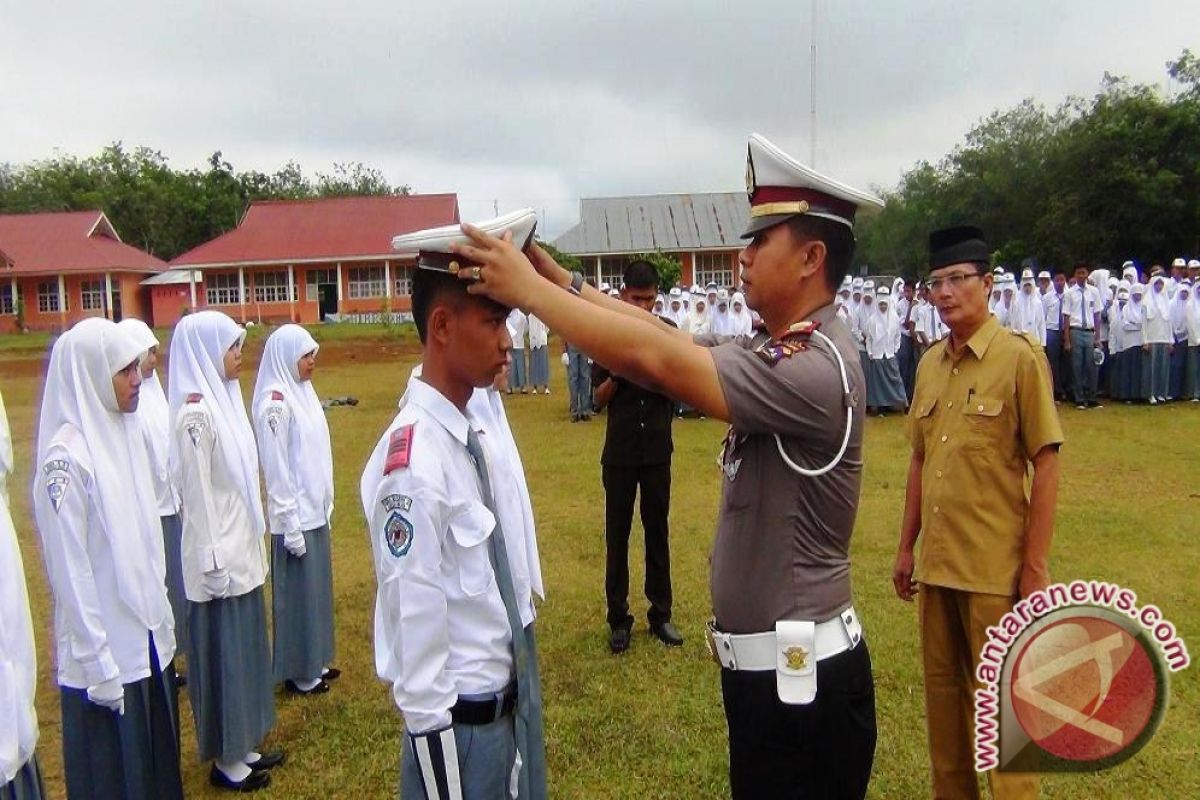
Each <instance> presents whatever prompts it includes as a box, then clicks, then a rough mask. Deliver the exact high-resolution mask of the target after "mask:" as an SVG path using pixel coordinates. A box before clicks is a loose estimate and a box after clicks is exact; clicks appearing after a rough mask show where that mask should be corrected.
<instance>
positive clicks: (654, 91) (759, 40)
mask: <svg viewBox="0 0 1200 800" xmlns="http://www.w3.org/2000/svg"><path fill="white" fill-rule="evenodd" d="M810 2H811V0H790V2H728V1H727V2H707V1H705V0H690V2H659V1H656V0H645V1H644V2H624V1H623V0H607V2H590V3H578V2H574V1H573V0H558V1H557V2H515V1H513V0H510V1H509V2H491V3H483V2H459V1H458V0H426V1H425V2H420V3H414V2H411V0H339V2H304V1H303V0H290V1H289V2H273V1H271V0H228V1H226V2H218V1H217V0H207V1H206V2H197V1H196V0H190V1H188V2H185V1H184V0H180V2H172V3H162V2H161V0H155V1H154V2H143V0H126V1H125V2H122V3H96V2H56V3H46V4H42V3H33V2H29V0H0V31H3V39H2V40H3V45H0V161H12V162H23V161H27V160H31V159H37V158H42V157H46V156H49V155H52V154H53V153H54V152H55V151H56V150H58V151H61V152H66V153H72V154H76V155H83V156H85V155H91V154H93V153H95V152H96V151H98V150H99V149H100V148H101V147H103V146H104V145H105V144H107V143H109V142H112V141H114V140H122V141H124V142H125V144H126V145H129V146H133V145H147V146H150V147H152V148H155V149H158V150H161V151H162V152H163V153H165V154H166V155H167V156H169V157H170V158H171V160H172V163H173V164H174V165H175V166H177V167H188V166H195V165H200V164H202V163H203V162H204V161H205V159H206V158H207V156H208V154H209V153H211V152H212V151H214V150H218V149H219V150H221V151H223V153H224V156H225V158H226V159H227V160H229V161H230V162H232V164H233V165H234V167H235V169H239V170H241V169H250V168H254V169H260V170H264V171H274V170H275V169H277V168H278V167H280V166H282V165H283V164H284V163H285V162H286V161H288V160H295V161H297V162H299V163H300V164H301V165H302V166H303V167H304V168H305V170H306V171H308V172H309V173H315V172H317V171H328V170H329V168H330V166H331V165H332V164H333V163H334V162H344V161H363V162H365V163H367V164H370V165H372V166H376V167H378V168H380V169H382V170H383V171H384V172H385V174H386V175H387V176H388V178H389V179H390V180H392V181H393V182H396V183H406V184H409V185H410V186H412V187H413V188H414V189H415V190H417V191H421V192H441V191H452V192H457V193H458V195H459V198H460V204H461V207H462V211H463V215H464V217H465V218H467V219H478V218H483V217H488V216H491V213H492V208H493V203H494V202H495V203H497V204H498V206H499V209H500V211H501V212H504V211H506V210H512V209H514V208H517V207H520V206H524V205H529V206H533V207H535V208H537V209H538V211H539V213H543V212H544V214H545V220H544V227H543V229H544V230H546V232H547V233H549V234H551V235H554V234H557V233H560V232H562V231H563V230H564V229H566V228H567V227H569V226H570V225H571V224H573V223H574V222H575V221H576V218H577V209H578V203H579V198H580V197H591V196H604V195H615V194H650V193H658V192H688V191H719V190H737V189H739V188H741V187H742V186H743V185H744V182H743V174H744V158H745V139H746V136H747V135H748V134H749V133H750V132H752V131H757V132H760V133H762V134H764V135H766V136H767V137H768V138H771V139H772V140H774V141H775V142H776V143H778V144H779V145H780V146H782V147H783V148H784V149H786V150H789V151H790V152H793V153H794V154H796V155H797V156H798V157H800V158H801V160H807V158H808V153H809V146H810V136H811V126H810V124H809V102H810V96H811V95H810V91H809V79H810V69H809V48H810V45H811V44H812V41H813V27H812V24H811V14H812V7H811V5H810ZM817 2H818V23H817V27H816V43H817V47H818V66H817V107H818V128H817V151H816V152H817V158H816V161H817V167H818V169H820V170H822V171H824V172H828V173H830V174H832V175H834V176H836V177H839V178H841V179H843V180H846V181H848V182H851V183H855V184H859V185H862V186H864V187H866V186H883V187H888V186H892V185H894V184H895V182H896V180H897V179H898V178H899V177H900V175H901V174H902V173H903V172H904V171H905V170H906V169H908V168H910V167H911V166H912V165H913V164H914V163H915V162H916V161H918V160H920V159H928V160H936V159H938V158H940V157H941V156H942V155H943V154H945V153H946V152H947V151H948V150H949V149H950V148H952V147H953V146H954V145H955V143H957V142H959V141H960V140H961V139H962V136H963V134H965V133H966V131H967V130H969V129H970V127H971V126H972V125H973V124H974V123H975V122H976V121H978V120H979V119H980V118H981V117H982V116H984V115H986V114H987V113H989V112H990V111H992V110H993V109H996V108H1007V107H1009V106H1012V105H1014V104H1016V103H1017V102H1019V101H1020V100H1021V99H1022V98H1024V97H1030V96H1032V97H1035V98H1037V99H1038V100H1040V101H1043V102H1045V103H1047V104H1050V105H1053V104H1056V103H1058V102H1059V101H1060V100H1061V99H1062V98H1063V97H1065V96H1067V95H1069V94H1080V95H1090V94H1092V93H1094V92H1095V90H1096V89H1097V87H1098V85H1099V83H1100V79H1101V77H1102V75H1103V74H1104V72H1105V71H1106V70H1107V71H1109V72H1112V73H1114V74H1118V75H1124V76H1128V77H1129V78H1131V79H1134V80H1137V81H1142V82H1161V83H1163V85H1164V88H1166V89H1168V90H1169V88H1170V87H1168V86H1167V85H1166V70H1165V62H1166V61H1167V60H1168V59H1171V58H1174V57H1176V56H1177V55H1178V54H1179V53H1180V52H1181V51H1182V50H1183V48H1185V47H1191V48H1192V49H1193V50H1194V51H1196V50H1200V34H1198V33H1197V32H1198V31H1200V3H1195V2H1184V1H1183V0H1177V1H1176V2H1162V1H1161V0H1139V2H1136V3H1130V2H1127V0H1125V1H1122V0H1007V1H1006V2H1001V3H997V2H975V1H974V0H958V1H957V2H955V1H953V0H950V1H948V2H929V1H927V0H910V2H900V1H899V0H817Z"/></svg>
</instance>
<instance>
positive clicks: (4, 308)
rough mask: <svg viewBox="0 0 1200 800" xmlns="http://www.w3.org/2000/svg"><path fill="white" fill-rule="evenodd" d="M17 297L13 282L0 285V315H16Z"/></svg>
mask: <svg viewBox="0 0 1200 800" xmlns="http://www.w3.org/2000/svg"><path fill="white" fill-rule="evenodd" d="M17 297H18V295H14V294H13V285H12V283H11V282H10V283H5V284H3V285H0V314H16V313H17Z"/></svg>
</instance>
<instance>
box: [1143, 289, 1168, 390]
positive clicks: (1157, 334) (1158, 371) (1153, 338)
mask: <svg viewBox="0 0 1200 800" xmlns="http://www.w3.org/2000/svg"><path fill="white" fill-rule="evenodd" d="M1143 303H1144V304H1145V306H1146V325H1145V346H1144V347H1143V350H1144V351H1146V353H1147V357H1146V359H1145V360H1146V362H1147V363H1146V364H1145V365H1144V367H1143V368H1144V369H1145V371H1146V373H1147V378H1148V379H1149V381H1148V383H1149V386H1148V388H1149V396H1150V402H1151V404H1154V403H1165V402H1167V395H1168V394H1170V380H1171V375H1170V369H1171V347H1172V345H1173V344H1174V341H1175V338H1174V336H1172V334H1171V298H1170V295H1168V294H1167V281H1166V279H1165V278H1164V277H1163V276H1162V275H1156V276H1154V278H1153V279H1151V281H1150V292H1149V294H1148V295H1147V296H1146V298H1145V300H1144V301H1143Z"/></svg>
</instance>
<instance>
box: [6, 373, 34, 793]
mask: <svg viewBox="0 0 1200 800" xmlns="http://www.w3.org/2000/svg"><path fill="white" fill-rule="evenodd" d="M12 468H13V449H12V435H11V433H10V431H9V427H8V415H7V414H6V413H5V410H4V398H3V396H0V709H2V710H3V711H0V713H2V714H3V722H2V723H0V786H3V785H4V784H6V783H8V782H9V781H11V780H12V779H13V778H15V777H16V776H17V773H19V772H20V771H21V767H23V766H24V765H25V764H26V762H28V761H29V759H30V758H32V757H33V751H34V747H35V746H36V745H37V739H38V719H37V709H36V708H35V707H34V693H35V690H36V688H37V652H36V650H35V649H34V645H33V619H32V618H31V616H30V614H29V593H28V591H27V590H26V586H25V570H24V567H23V565H22V562H21V550H20V548H19V547H18V545H17V532H16V530H15V529H14V528H13V521H12V515H11V514H10V513H9V495H8V476H9V474H10V473H11V472H12Z"/></svg>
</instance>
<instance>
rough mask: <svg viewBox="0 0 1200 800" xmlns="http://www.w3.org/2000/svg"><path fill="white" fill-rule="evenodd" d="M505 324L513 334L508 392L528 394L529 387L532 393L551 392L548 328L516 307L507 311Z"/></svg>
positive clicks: (510, 333)
mask: <svg viewBox="0 0 1200 800" xmlns="http://www.w3.org/2000/svg"><path fill="white" fill-rule="evenodd" d="M507 325H508V335H509V337H511V338H512V351H511V357H512V362H511V364H510V365H509V369H508V393H509V394H512V393H513V392H520V393H521V394H528V393H529V390H530V389H532V390H533V393H534V394H538V393H539V392H541V393H542V394H550V350H549V347H548V345H549V338H550V329H549V328H548V327H546V323H544V322H542V321H541V320H540V319H538V318H537V317H535V316H534V315H533V314H526V313H525V312H523V311H521V309H519V308H514V309H513V310H512V311H511V312H510V313H509V315H508V321H507ZM526 354H528V356H527V355H526Z"/></svg>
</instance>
